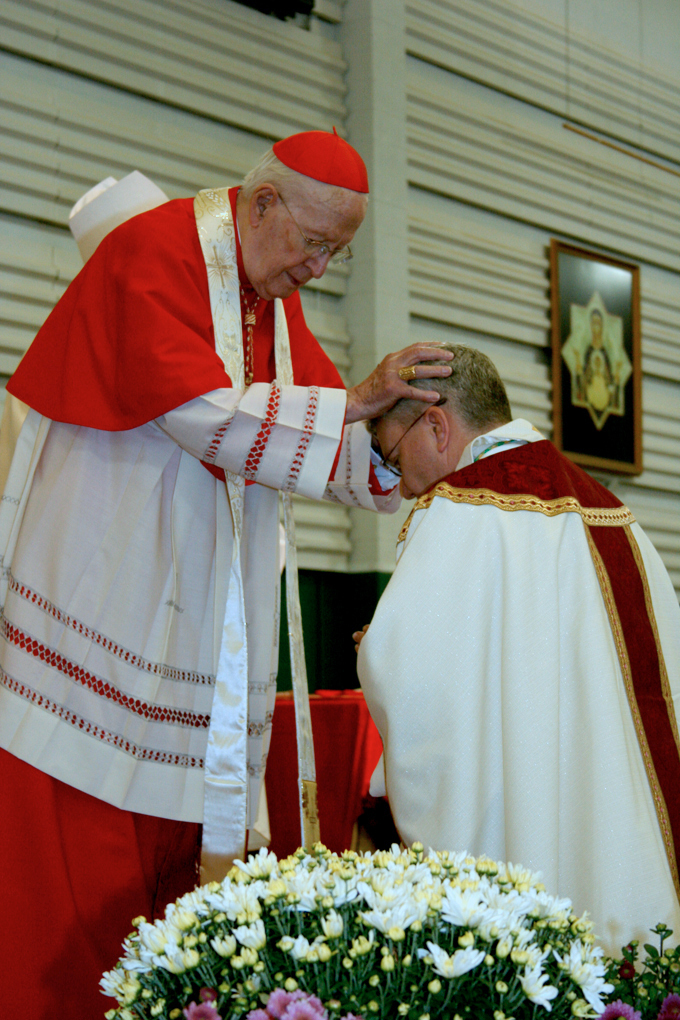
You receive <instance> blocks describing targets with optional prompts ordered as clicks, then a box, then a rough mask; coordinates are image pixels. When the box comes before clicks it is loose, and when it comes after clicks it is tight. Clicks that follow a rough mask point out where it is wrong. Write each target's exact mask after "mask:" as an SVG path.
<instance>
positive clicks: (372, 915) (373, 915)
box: [359, 897, 428, 935]
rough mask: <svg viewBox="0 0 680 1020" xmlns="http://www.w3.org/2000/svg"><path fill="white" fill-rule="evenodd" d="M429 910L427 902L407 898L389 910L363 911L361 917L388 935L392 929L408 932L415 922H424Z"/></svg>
mask: <svg viewBox="0 0 680 1020" xmlns="http://www.w3.org/2000/svg"><path fill="white" fill-rule="evenodd" d="M427 910H428V904H427V901H426V900H421V901H420V902H419V903H416V902H414V900H413V899H411V898H409V897H405V898H404V899H403V901H402V902H401V903H395V904H393V905H392V906H391V907H390V908H389V909H388V910H377V909H376V910H367V911H365V912H364V911H361V912H360V913H359V917H360V918H361V919H362V921H364V922H365V923H366V924H369V925H370V926H371V927H372V928H377V930H378V931H381V932H382V933H383V934H384V935H387V933H388V932H389V931H390V929H391V928H402V929H403V930H404V931H406V929H407V928H410V927H411V925H412V924H414V922H415V921H420V922H422V921H424V920H425V918H426V916H427Z"/></svg>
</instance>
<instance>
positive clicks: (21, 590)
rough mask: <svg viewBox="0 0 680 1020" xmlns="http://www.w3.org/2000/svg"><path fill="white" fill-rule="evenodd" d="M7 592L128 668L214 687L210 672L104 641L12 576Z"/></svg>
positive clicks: (101, 635)
mask: <svg viewBox="0 0 680 1020" xmlns="http://www.w3.org/2000/svg"><path fill="white" fill-rule="evenodd" d="M9 589H10V591H12V592H14V593H15V594H16V595H20V596H21V597H22V598H24V599H26V601H27V602H31V603H32V604H33V605H35V606H37V607H38V609H42V611H43V612H44V613H47V615H48V616H51V617H52V619H53V620H57V622H58V623H63V624H64V626H65V627H70V629H71V630H74V631H75V632H76V633H77V634H82V635H83V637H86V638H88V639H89V640H90V641H93V642H94V643H95V644H96V645H99V646H100V647H101V648H103V649H104V650H105V651H107V652H110V653H111V655H115V656H116V658H118V659H122V660H123V662H126V663H127V664H128V665H129V666H133V667H134V668H135V669H139V670H143V671H144V672H145V673H151V674H153V675H154V676H160V677H162V679H163V680H179V681H181V682H183V683H188V684H208V685H210V686H211V687H212V686H214V684H215V677H214V676H213V675H212V674H211V673H194V672H193V671H192V670H187V669H176V668H175V667H174V666H168V665H167V664H166V663H164V662H149V660H148V659H145V658H143V657H142V656H141V655H136V654H135V653H134V652H130V651H128V649H127V648H123V647H121V645H118V644H116V642H115V641H112V640H111V638H107V637H106V636H105V635H104V634H101V633H100V632H99V631H98V630H94V629H93V628H92V627H88V626H87V625H86V624H84V623H81V621H80V620H77V619H76V618H75V617H74V616H69V615H68V613H65V612H64V611H63V609H59V608H58V607H57V606H55V605H54V603H52V602H50V601H49V599H46V598H45V597H44V596H43V595H40V594H38V592H36V591H33V589H32V588H29V586H28V585H27V584H22V583H21V581H17V579H16V578H15V577H13V576H12V575H11V574H10V575H9Z"/></svg>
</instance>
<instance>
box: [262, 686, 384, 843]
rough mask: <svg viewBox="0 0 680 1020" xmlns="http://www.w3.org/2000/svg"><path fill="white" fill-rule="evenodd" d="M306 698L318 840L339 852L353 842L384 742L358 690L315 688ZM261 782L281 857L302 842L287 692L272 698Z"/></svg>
mask: <svg viewBox="0 0 680 1020" xmlns="http://www.w3.org/2000/svg"><path fill="white" fill-rule="evenodd" d="M309 700H310V705H311V712H312V729H313V732H314V751H315V755H316V778H317V786H318V790H317V795H318V807H319V824H320V828H321V841H322V842H323V843H325V844H326V846H327V847H328V848H329V849H330V850H336V851H337V852H341V851H343V850H346V849H348V848H349V846H350V844H351V839H352V829H353V826H354V823H355V821H356V820H357V818H358V816H359V814H360V813H361V801H362V799H363V797H365V796H366V794H367V793H368V784H369V780H370V778H371V774H372V772H373V769H374V768H375V766H376V765H377V763H378V759H379V758H380V755H381V753H382V743H381V740H380V736H379V734H378V731H377V729H376V728H375V725H374V723H373V720H372V719H371V717H370V715H369V714H368V709H367V707H366V702H365V701H364V696H363V694H362V693H361V691H317V693H316V694H312V695H310V699H309ZM265 782H266V785H267V801H268V804H269V824H270V827H271V833H272V842H271V849H272V850H273V851H274V853H275V854H277V855H278V856H279V857H285V856H287V855H288V854H290V853H293V852H294V851H295V850H297V848H298V847H299V846H300V842H301V837H300V809H299V801H298V787H297V741H296V739H295V711H294V706H293V696H292V693H290V692H285V693H281V694H277V696H276V708H275V710H274V722H273V728H272V741H271V747H270V750H269V758H268V760H267V773H266V776H265Z"/></svg>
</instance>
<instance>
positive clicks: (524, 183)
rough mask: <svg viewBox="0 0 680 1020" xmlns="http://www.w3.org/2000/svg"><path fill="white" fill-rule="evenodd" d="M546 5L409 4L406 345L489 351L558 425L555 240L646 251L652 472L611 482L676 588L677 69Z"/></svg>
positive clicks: (468, 0) (526, 412) (632, 254)
mask: <svg viewBox="0 0 680 1020" xmlns="http://www.w3.org/2000/svg"><path fill="white" fill-rule="evenodd" d="M538 6H540V5H537V4H535V3H531V2H525V3H522V2H519V0H517V2H510V0H407V2H406V15H407V21H406V26H407V30H406V49H407V53H408V57H407V71H406V79H407V80H406V95H407V108H408V115H407V125H406V140H407V161H408V168H407V176H408V183H409V205H408V217H409V251H408V264H409V310H410V314H411V322H412V339H420V338H424V339H425V338H438V337H443V336H449V337H450V336H455V337H457V338H459V339H463V340H467V341H469V342H471V343H473V344H475V345H477V346H479V347H481V348H482V349H484V350H485V351H486V352H487V353H488V354H489V355H490V356H491V357H492V358H494V360H495V361H496V362H497V364H498V366H499V369H500V370H501V374H502V375H503V377H504V379H505V380H506V382H507V383H508V390H509V395H510V399H511V402H512V406H513V410H514V412H515V413H516V414H521V415H523V416H525V417H527V418H530V419H531V420H532V421H533V422H534V423H535V424H536V425H537V427H539V428H540V429H541V430H542V431H544V432H546V433H547V434H550V431H551V418H550V415H551V382H550V367H549V366H550V293H549V241H550V237H551V236H559V237H562V238H565V239H568V240H571V241H573V242H574V243H578V244H583V245H585V246H586V247H595V248H600V249H602V250H604V251H609V252H612V253H614V254H620V255H622V256H625V257H626V258H628V259H632V260H634V261H636V262H638V263H639V264H640V266H641V305H642V308H641V311H642V316H641V318H642V351H643V429H644V438H643V447H644V473H643V474H642V475H641V476H640V477H639V478H627V479H625V480H624V479H622V478H620V477H617V476H613V475H600V476H599V477H600V478H601V479H602V480H605V481H606V483H607V484H608V485H609V486H610V487H611V488H612V490H613V491H615V492H616V493H617V495H619V497H620V498H621V499H623V500H624V501H625V502H626V503H628V504H629V505H630V506H631V508H632V509H633V511H634V512H635V514H636V515H637V517H638V519H639V520H640V523H641V524H642V525H643V527H645V529H646V530H647V531H648V533H649V535H650V537H651V538H652V540H653V541H654V543H655V545H656V547H657V549H658V550H659V552H660V553H661V555H662V557H663V559H664V561H665V563H666V566H667V567H668V569H669V572H670V574H671V577H672V580H673V582H674V584H675V587H676V589H677V590H678V592H679V593H680V286H679V284H680V275H679V273H680V163H677V162H674V161H675V160H680V116H679V113H678V111H679V109H680V105H679V100H680V79H675V80H671V79H670V78H669V77H668V76H667V77H664V75H663V74H662V73H661V72H658V73H654V74H652V73H649V72H645V71H641V72H640V76H639V79H638V77H636V76H635V75H631V73H630V72H631V68H630V64H629V63H627V62H626V60H625V59H624V58H623V56H622V55H621V54H618V55H617V54H615V53H613V52H611V51H607V50H606V48H605V47H604V46H602V45H599V43H600V40H597V39H592V38H591V39H588V38H587V37H582V36H579V34H578V32H575V31H573V30H571V31H569V32H568V33H567V32H566V27H565V25H564V24H560V22H559V20H558V19H556V18H555V19H554V20H553V21H550V20H549V18H548V16H547V13H548V10H550V11H551V12H552V13H553V15H554V13H555V11H556V10H557V9H558V8H559V4H558V3H555V4H552V5H550V7H549V5H543V11H541V13H540V14H538V13H536V11H537V7H538ZM567 6H568V5H565V8H566V7H567ZM544 12H545V14H544ZM678 42H679V43H680V40H678ZM472 79H474V80H472ZM565 117H568V118H569V121H570V123H571V124H572V126H576V127H578V128H579V129H582V130H587V131H588V132H589V133H591V134H592V133H593V132H594V133H595V134H596V136H598V137H601V138H604V140H605V141H609V142H610V143H611V144H614V145H618V146H620V147H621V146H622V147H623V148H626V147H628V148H629V149H630V148H631V145H632V146H636V147H637V146H643V147H646V149H647V151H646V153H643V155H644V156H645V158H646V159H652V160H654V161H655V162H658V163H660V164H661V165H660V166H653V165H650V164H649V163H648V162H643V161H641V160H639V159H636V158H634V156H632V155H630V154H628V153H627V152H626V153H624V152H621V151H618V150H617V149H615V148H612V147H611V145H603V144H601V143H600V142H598V141H597V140H595V139H592V138H588V137H584V136H583V135H582V134H579V133H577V132H575V131H573V130H569V129H566V128H565V126H564V124H565ZM603 132H608V133H609V134H608V136H607V137H605V136H604V135H603V134H602V133H603ZM633 151H634V152H635V151H636V150H635V149H633Z"/></svg>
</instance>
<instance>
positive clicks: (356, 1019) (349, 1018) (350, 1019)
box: [340, 1013, 364, 1020]
mask: <svg viewBox="0 0 680 1020" xmlns="http://www.w3.org/2000/svg"><path fill="white" fill-rule="evenodd" d="M340 1020H364V1018H363V1017H362V1016H355V1015H354V1013H347V1014H346V1015H345V1016H341V1017H340Z"/></svg>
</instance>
